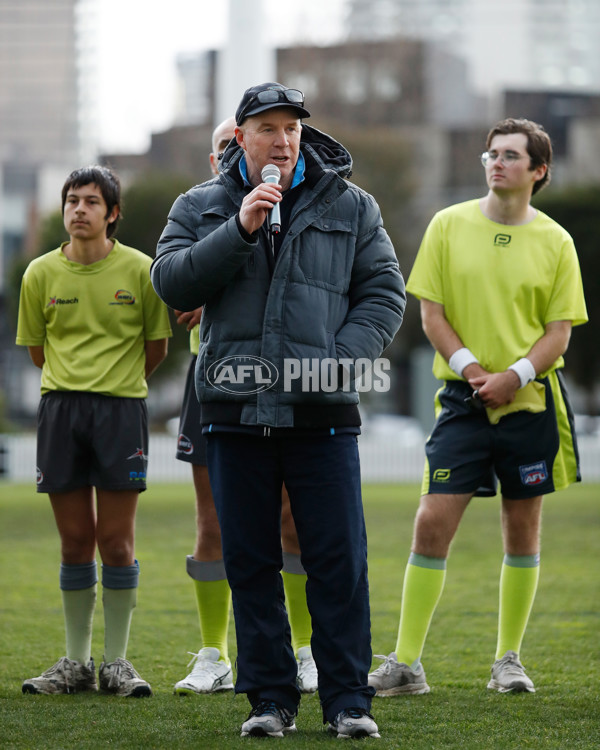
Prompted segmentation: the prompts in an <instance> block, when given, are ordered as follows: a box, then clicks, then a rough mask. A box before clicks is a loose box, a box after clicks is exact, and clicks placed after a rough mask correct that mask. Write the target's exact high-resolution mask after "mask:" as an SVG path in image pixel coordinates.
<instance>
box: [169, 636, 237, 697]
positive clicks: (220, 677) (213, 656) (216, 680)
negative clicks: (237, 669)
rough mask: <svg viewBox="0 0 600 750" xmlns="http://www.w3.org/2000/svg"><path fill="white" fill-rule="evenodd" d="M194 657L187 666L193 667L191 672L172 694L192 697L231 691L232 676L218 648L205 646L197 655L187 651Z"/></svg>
mask: <svg viewBox="0 0 600 750" xmlns="http://www.w3.org/2000/svg"><path fill="white" fill-rule="evenodd" d="M188 653H190V654H192V656H193V657H194V658H193V659H192V661H191V662H190V663H189V664H188V667H190V666H191V665H192V664H193V665H194V666H193V668H192V671H191V672H190V673H189V675H188V676H187V677H185V678H184V679H183V680H179V682H177V683H176V684H175V688H174V691H173V692H174V693H176V694H177V695H192V694H193V693H216V692H217V691H219V690H233V676H232V672H231V667H230V666H229V664H227V662H226V661H225V660H224V659H221V653H220V651H219V649H218V648H212V647H211V646H205V647H204V648H201V649H200V651H199V652H198V653H197V654H194V653H192V652H191V651H189V652H188Z"/></svg>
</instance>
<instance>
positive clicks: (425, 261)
mask: <svg viewBox="0 0 600 750" xmlns="http://www.w3.org/2000/svg"><path fill="white" fill-rule="evenodd" d="M443 242H444V238H443V228H442V219H441V217H440V215H439V214H436V215H435V216H434V217H433V219H432V220H431V222H430V223H429V226H428V227H427V229H426V230H425V234H424V235H423V240H422V241H421V245H420V247H419V252H418V253H417V257H416V259H415V262H414V265H413V267H412V270H411V272H410V275H409V277H408V281H407V284H406V289H407V291H408V292H410V293H411V294H412V295H413V296H414V297H417V299H428V300H431V301H432V302H438V303H440V304H442V305H443V304H444V284H443V258H442V255H443Z"/></svg>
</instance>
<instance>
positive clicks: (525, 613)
mask: <svg viewBox="0 0 600 750" xmlns="http://www.w3.org/2000/svg"><path fill="white" fill-rule="evenodd" d="M539 576H540V556H539V555H505V556H504V561H503V563H502V572H501V573H500V609H499V614H498V643H497V646H496V659H501V658H502V657H503V656H504V654H505V653H506V652H507V651H514V652H515V653H516V654H518V653H519V652H520V650H521V643H522V641H523V636H524V635H525V629H526V627H527V622H528V621H529V615H530V613H531V608H532V606H533V601H534V599H535V594H536V592H537V585H538V580H539Z"/></svg>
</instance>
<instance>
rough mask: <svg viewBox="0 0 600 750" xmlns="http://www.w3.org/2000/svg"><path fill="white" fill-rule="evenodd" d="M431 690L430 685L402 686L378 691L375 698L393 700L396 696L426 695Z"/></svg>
mask: <svg viewBox="0 0 600 750" xmlns="http://www.w3.org/2000/svg"><path fill="white" fill-rule="evenodd" d="M430 690H431V688H430V687H429V685H400V686H399V687H393V688H388V689H387V690H378V691H377V692H376V693H375V697H376V698H393V697H394V696H395V695H426V694H427V693H429V692H430Z"/></svg>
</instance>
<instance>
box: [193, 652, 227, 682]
mask: <svg viewBox="0 0 600 750" xmlns="http://www.w3.org/2000/svg"><path fill="white" fill-rule="evenodd" d="M188 654H191V655H192V657H193V659H192V660H191V661H190V663H189V664H188V669H189V667H191V666H192V664H193V665H194V666H193V667H192V674H195V673H198V672H208V673H209V674H211V675H213V676H215V677H217V676H219V674H218V671H219V670H218V669H217V667H218V666H219V664H220V662H219V661H212V659H203V658H202V657H201V655H200V652H198V653H197V654H195V653H194V652H193V651H188Z"/></svg>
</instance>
